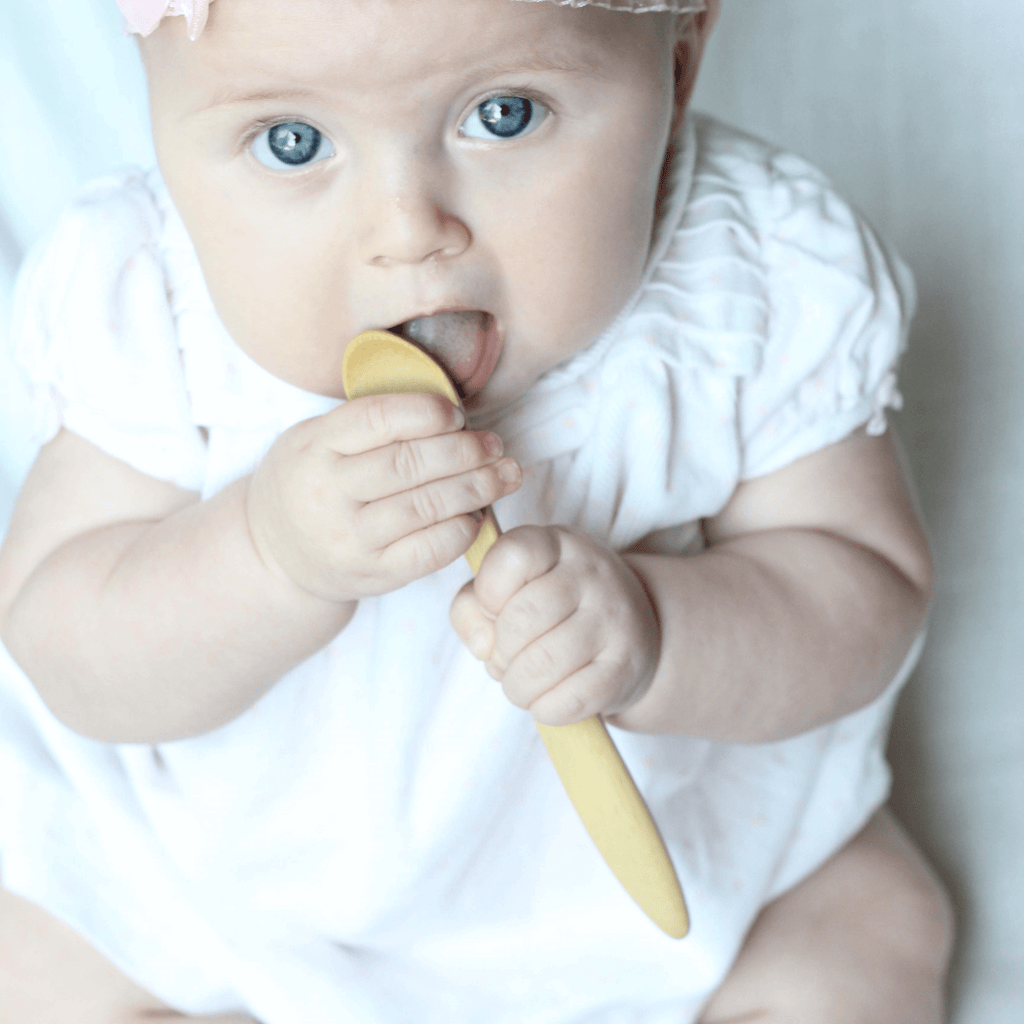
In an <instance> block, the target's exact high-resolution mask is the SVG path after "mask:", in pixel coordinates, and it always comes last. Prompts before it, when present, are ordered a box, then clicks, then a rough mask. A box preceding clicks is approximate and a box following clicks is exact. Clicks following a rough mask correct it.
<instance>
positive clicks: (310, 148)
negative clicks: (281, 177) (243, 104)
mask: <svg viewBox="0 0 1024 1024" xmlns="http://www.w3.org/2000/svg"><path fill="white" fill-rule="evenodd" d="M249 149H250V151H251V152H252V155H253V156H254V157H256V159H257V160H259V162H260V163H261V164H263V166H264V167H269V168H270V169H271V170H274V171H286V170H289V169H291V168H295V167H305V166H308V165H309V164H313V163H316V162H317V160H324V159H326V158H327V157H329V156H334V145H333V144H332V143H331V141H330V139H325V138H324V137H323V135H321V134H320V132H318V131H317V130H316V129H315V128H314V127H313V126H312V125H311V124H304V123H303V122H302V121H286V122H285V123H284V124H275V125H274V127H273V128H268V129H267V130H266V131H265V132H260V134H259V135H257V136H256V138H255V139H254V140H253V143H252V145H251V146H250V147H249Z"/></svg>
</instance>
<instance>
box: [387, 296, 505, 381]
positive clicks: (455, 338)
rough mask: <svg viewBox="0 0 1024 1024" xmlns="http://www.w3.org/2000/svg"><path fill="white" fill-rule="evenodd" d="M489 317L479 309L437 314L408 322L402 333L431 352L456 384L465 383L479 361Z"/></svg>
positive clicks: (419, 317)
mask: <svg viewBox="0 0 1024 1024" xmlns="http://www.w3.org/2000/svg"><path fill="white" fill-rule="evenodd" d="M489 319H490V315H489V314H488V313H484V312H482V311H480V310H478V309H473V310H462V311H460V312H458V313H435V314H434V315H433V316H418V317H416V318H415V319H414V320H408V321H406V322H405V323H404V324H402V326H401V328H400V333H402V334H403V335H405V337H406V338H408V339H409V341H414V342H416V344H417V345H419V346H420V347H421V348H423V349H425V350H426V351H427V352H428V353H429V354H430V355H432V356H433V357H434V358H435V359H436V360H437V361H438V362H439V363H440V364H441V366H442V367H444V369H445V371H446V372H447V373H448V374H449V375H450V376H451V377H453V378H454V379H455V383H456V384H464V383H465V382H466V381H467V380H469V378H470V377H471V376H472V375H473V371H474V370H475V369H476V366H477V363H479V362H480V355H481V350H482V348H483V344H484V339H485V338H486V337H487V327H488V321H489Z"/></svg>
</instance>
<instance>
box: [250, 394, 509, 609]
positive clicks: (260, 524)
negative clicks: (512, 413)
mask: <svg viewBox="0 0 1024 1024" xmlns="http://www.w3.org/2000/svg"><path fill="white" fill-rule="evenodd" d="M464 423H465V417H464V415H463V413H462V411H461V410H460V409H458V408H455V407H453V406H452V404H451V403H450V402H449V401H448V400H447V399H444V398H441V397H439V396H437V395H427V394H401V395H376V396H373V397H368V398H357V399H353V400H352V401H349V402H346V403H345V404H343V405H341V406H339V407H338V408H337V409H335V410H333V411H332V412H329V413H327V414H326V415H324V416H316V417H314V418H313V419H309V420H305V421H303V422H302V423H298V424H296V425H295V426H294V427H292V428H291V429H290V430H287V431H285V433H284V434H282V435H281V437H279V438H278V439H277V441H276V442H275V443H274V444H273V446H272V447H271V449H270V451H269V452H267V454H266V456H265V457H264V458H263V461H262V462H261V463H260V464H259V466H258V467H257V468H256V471H255V472H254V473H253V475H252V478H251V479H250V483H249V493H248V502H247V512H248V518H249V529H250V531H251V534H252V538H253V542H254V543H255V545H256V549H257V551H258V552H259V554H260V556H261V558H262V559H263V561H264V562H265V564H266V565H267V567H268V568H269V569H270V570H271V571H272V572H274V573H275V574H277V575H279V576H283V577H285V578H286V579H288V580H291V581H292V582H293V583H295V584H297V585H298V586H299V587H300V588H301V589H302V590H304V591H306V592H307V593H310V594H314V595H316V596H317V597H322V598H326V599H328V600H332V601H339V602H340V601H353V600H358V599H359V598H360V597H364V596H367V595H371V594H382V593H386V592H387V591H391V590H396V589H398V588H399V587H402V586H405V584H407V583H409V582H411V581H412V580H414V579H419V578H420V577H422V576H427V575H429V574H430V573H432V572H435V571H436V570H438V569H440V568H442V567H444V566H446V565H448V564H449V563H451V562H453V561H454V560H455V559H456V558H458V557H459V556H460V555H463V554H465V552H466V551H467V550H468V549H469V547H470V545H471V544H472V543H473V540H474V539H475V537H476V534H477V531H478V529H479V523H478V522H477V521H476V520H475V519H474V518H473V517H472V515H471V513H473V512H474V511H476V510H477V509H480V508H483V507H484V506H486V505H489V504H491V502H493V501H496V500H497V499H498V498H501V497H503V496H504V495H506V494H510V493H512V492H513V491H515V490H516V489H517V488H518V487H519V484H520V482H521V480H522V474H521V471H520V469H519V466H518V465H517V464H516V462H515V461H513V460H512V459H507V458H501V444H500V441H499V440H498V438H497V437H496V436H495V435H493V434H489V433H487V432H486V431H480V432H470V431H465V430H462V426H463V424H464Z"/></svg>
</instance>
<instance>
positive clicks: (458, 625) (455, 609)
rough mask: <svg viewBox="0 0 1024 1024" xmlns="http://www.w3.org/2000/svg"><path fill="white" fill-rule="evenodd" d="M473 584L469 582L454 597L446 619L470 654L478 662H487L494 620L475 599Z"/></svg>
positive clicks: (489, 654) (489, 655) (491, 649)
mask: <svg viewBox="0 0 1024 1024" xmlns="http://www.w3.org/2000/svg"><path fill="white" fill-rule="evenodd" d="M473 584H474V581H473V580H470V581H469V582H468V583H467V584H466V585H465V586H464V587H463V588H462V589H461V590H460V591H459V592H458V593H457V594H456V595H455V598H454V600H453V601H452V604H451V608H450V609H449V610H448V618H449V619H450V620H451V624H452V626H454V628H455V632H456V633H457V634H458V636H459V639H460V640H461V641H462V642H463V643H464V644H465V645H466V646H467V647H468V648H469V650H470V653H472V655H473V656H474V657H475V658H478V659H479V660H480V661H487V660H488V659H489V658H490V657H491V655H492V653H493V651H494V619H493V618H492V617H491V616H490V615H488V614H487V612H485V611H484V609H483V606H482V605H481V604H480V602H479V601H478V600H477V599H476V594H475V593H474V592H473Z"/></svg>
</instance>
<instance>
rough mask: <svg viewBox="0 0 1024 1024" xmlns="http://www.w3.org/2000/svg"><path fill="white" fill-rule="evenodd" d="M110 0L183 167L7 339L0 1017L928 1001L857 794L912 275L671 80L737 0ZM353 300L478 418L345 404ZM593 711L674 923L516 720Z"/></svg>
mask: <svg viewBox="0 0 1024 1024" xmlns="http://www.w3.org/2000/svg"><path fill="white" fill-rule="evenodd" d="M120 2H121V7H122V10H123V11H124V12H125V14H126V16H127V19H128V24H129V26H130V28H131V29H132V30H134V31H135V32H137V33H139V34H140V36H141V37H142V38H141V41H140V45H141V52H142V56H143V60H144V63H145V67H146V72H147V75H148V81H149V88H150V99H151V111H152V122H153V132H154V139H155V142H156V148H157V153H158V157H159V173H157V172H156V171H153V172H149V173H144V172H141V171H129V172H125V173H123V174H120V175H118V176H116V177H111V178H107V179H103V180H101V181H99V182H96V183H93V184H92V185H91V186H89V187H88V188H87V189H86V190H85V192H84V193H83V195H82V197H81V199H80V200H79V201H78V202H77V203H76V204H75V205H74V206H73V207H72V208H71V209H70V210H69V211H68V212H67V213H66V214H65V216H64V217H63V218H62V219H61V221H60V222H59V223H58V225H57V226H56V228H55V230H54V232H53V233H52V235H51V237H50V238H49V239H47V240H46V241H45V242H44V244H43V245H42V246H41V247H40V248H38V249H37V251H36V252H35V254H34V255H33V256H32V257H31V258H30V260H29V261H28V263H27V265H26V267H25V268H24V270H23V273H22V279H21V283H20V286H19V295H18V299H17V306H16V315H15V324H14V329H13V331H12V339H13V344H14V349H15V357H16V359H17V361H18V363H19V365H20V366H21V367H22V369H23V371H24V376H25V380H26V384H27V387H28V388H29V390H30V397H31V400H32V402H33V403H34V408H35V410H36V414H37V421H36V424H35V428H36V431H37V434H38V436H39V440H40V443H41V450H40V452H39V455H38V459H37V461H36V463H35V465H34V467H33V468H32V470H31V472H30V474H29V476H28V479H27V481H26V483H25V485H24V490H23V492H22V494H21V497H20V499H19V503H18V505H17V508H16V510H15V513H14V517H13V521H12V524H11V528H10V532H9V535H8V537H7V539H6V542H5V544H4V547H3V549H2V551H0V635H2V637H3V640H4V643H5V645H6V647H7V649H8V650H9V652H10V655H11V658H12V659H13V662H4V663H3V671H2V672H0V702H2V709H0V729H2V730H3V738H4V743H3V745H2V748H0V749H2V751H3V753H2V757H3V769H4V778H5V786H4V794H3V797H2V798H0V870H2V874H3V884H4V886H5V889H4V891H3V893H2V895H0V949H2V955H0V1011H2V1012H0V1016H3V1018H4V1020H5V1021H9V1022H10V1024H43V1022H45V1021H62V1022H63V1021H67V1020H75V1021H76V1022H77V1024H92V1022H96V1024H100V1022H103V1024H111V1022H118V1024H126V1022H142V1021H149V1022H153V1021H160V1020H172V1019H179V1017H180V1015H181V1014H187V1015H189V1016H190V1017H191V1018H193V1019H201V1020H207V1021H212V1020H215V1019H216V1020H222V1021H253V1020H259V1021H261V1022H263V1024H319V1022H328V1021H329V1022H349V1021H351V1022H359V1024H399V1022H412V1024H429V1022H434V1021H438V1022H439V1021H444V1022H446V1024H450V1022H471V1024H476V1022H488V1024H494V1022H526V1021H529V1022H534V1021H535V1022H538V1024H539V1022H545V1024H548V1022H550V1024H569V1022H580V1024H582V1022H587V1024H611V1022H619V1021H623V1022H624V1021H635V1022H641V1021H642V1022H645V1024H655V1022H672V1024H685V1022H693V1021H701V1022H703V1024H725V1022H727V1021H729V1022H736V1024H738V1022H740V1021H745V1022H746V1021H755V1020H756V1021H765V1022H779V1024H782V1022H791V1021H800V1022H802V1024H819V1022H820V1024H826V1022H828V1024H839V1022H843V1024H846V1022H849V1024H860V1022H865V1024H866V1022H871V1024H885V1022H892V1024H897V1022H899V1024H909V1022H915V1024H937V1022H939V1021H940V1020H941V1018H942V985H943V975H944V971H945V965H946V960H947V957H948V952H949V943H950V938H949V934H950V925H949V916H948V910H947V906H946V903H945V898H944V896H943V894H942V892H941V890H940V889H939V887H938V885H937V883H936V882H935V880H934V878H933V877H932V875H931V874H930V872H929V869H928V868H927V867H926V866H925V865H924V863H923V861H922V860H921V859H920V857H919V855H918V854H917V853H916V851H915V850H914V849H913V847H912V846H911V845H910V843H909V842H908V840H907V839H906V838H905V837H904V836H903V834H902V833H901V832H900V831H899V829H898V827H897V826H896V824H895V822H894V820H893V819H892V818H891V817H889V816H888V815H887V814H886V812H885V811H884V810H880V808H881V806H882V804H883V803H884V800H885V797H886V793H887V786H888V774H887V768H886V766H885V763H884V754H883V747H884V740H885V731H886V726H887V723H888V718H889V714H890V712H891V708H892V705H893V702H894V700H895V697H896V694H897V691H898V689H899V687H900V685H901V684H902V682H903V681H904V679H905V677H906V675H907V672H908V671H909V669H910V668H911V667H912V665H913V662H914V659H915V657H916V654H917V649H918V647H919V638H920V635H921V632H922V629H923V626H924V621H925V616H926V612H927V608H928V604H929V599H930V594H931V588H932V565H931V560H930V556H929V551H928V545H927V541H926V538H925V535H924V532H923V530H922V527H921V525H920V522H919V520H918V517H917V514H916V512H915V508H914V503H913V500H912V498H911V495H910V490H909V486H908V484H907V481H906V477H905V475H904V472H903V470H902V468H901V463H900V460H899V458H898V455H897V453H896V450H895V447H894V445H893V443H892V441H891V439H890V435H889V434H887V433H885V420H884V408H885V407H886V406H887V405H895V404H897V401H898V393H897V392H896V390H895V375H894V373H895V367H896V365H897V362H898V359H899V356H900V353H901V350H902V345H903V339H904V337H905V333H906V324H907V319H908V317H909V312H910V307H911V306H912V301H913V300H912V284H911V282H910V279H909V276H908V274H907V272H906V270H905V268H904V267H903V266H902V264H900V263H899V261H898V260H897V259H896V258H895V257H893V256H892V255H890V254H888V253H887V252H886V250H885V249H884V248H883V247H882V246H881V245H880V243H879V242H878V241H877V240H876V238H875V237H874V235H873V234H872V232H871V231H870V230H869V229H868V228H867V227H866V226H865V225H864V223H863V222H862V221H861V220H859V219H858V217H857V216H856V215H855V214H854V213H852V212H851V210H850V209H849V207H848V206H846V205H845V204H844V203H843V202H842V201H841V200H840V199H839V198H838V197H837V196H836V195H835V194H834V193H833V192H832V191H831V190H830V188H829V186H828V184H827V183H826V182H825V181H824V180H823V179H822V177H821V176H820V175H819V174H818V173H817V172H815V171H814V170H813V169H812V168H810V167H809V166H808V165H807V164H805V163H804V162H802V161H801V160H799V159H797V158H795V157H792V156H789V155H787V154H783V153H780V152H778V151H776V150H774V149H772V148H771V147H768V146H766V145H765V144H763V143H760V142H758V141H757V140H754V139H751V138H749V137H747V136H745V135H742V134H740V133H739V132H736V131H734V130H732V129H729V128H726V127H725V126H723V125H720V124H717V123H715V122H713V121H711V120H709V119H707V118H702V117H699V116H697V115H695V114H692V113H687V104H688V101H689V98H690V95H691V92H692V90H693V86H694V81H695V78H696V74H697V70H698V67H699V65H700V61H701V56H702V52H703V49H704V45H705V42H706V40H707V38H708V35H709V33H710V31H711V28H712V25H713V23H714V19H715V15H716V13H717V0H709V2H708V3H707V5H706V6H705V4H704V3H693V2H688V0H677V2H675V3H674V5H673V4H672V3H669V4H658V5H653V7H654V9H652V7H650V6H644V5H643V3H642V0H636V2H635V3H633V2H632V0H618V2H616V3H612V4H610V5H609V4H597V3H594V4H590V5H584V6H579V7H576V6H562V5H559V4H558V3H552V2H534V3H530V2H523V0H430V2H429V3H428V2H421V3H415V2H413V0H301V2H299V0H217V2H216V3H214V4H213V5H212V6H211V7H209V9H207V2H206V0H172V2H171V3H168V2H167V0H145V2H144V0H120ZM584 4H585V0H584ZM609 6H611V7H619V8H623V9H607V8H608V7H609ZM182 15H184V16H182ZM370 328H388V329H391V330H394V331H396V332H397V333H399V334H402V335H404V336H405V337H407V338H409V339H411V340H413V341H415V342H417V343H418V344H420V345H422V346H423V347H424V348H425V349H427V350H428V351H429V352H430V353H432V354H433V355H434V356H435V357H436V358H437V359H438V360H439V361H440V362H441V363H442V364H443V365H444V366H445V368H446V369H447V371H448V372H449V373H450V375H451V377H452V379H453V380H454V382H455V383H456V385H457V387H458V389H459V391H460V394H461V395H462V396H463V403H462V408H461V409H460V408H456V407H454V406H453V405H452V404H451V403H450V402H448V401H447V400H445V399H443V398H440V397H437V396H431V395H424V394H403V395H392V396H383V397H373V398H359V399H353V400H352V401H347V402H346V401H345V397H346V396H345V391H344V387H343V384H342V376H341V365H342V356H343V354H344V352H345V348H346V345H347V343H348V342H349V341H350V340H351V339H352V338H354V337H355V336H356V335H358V334H359V333H360V332H362V331H364V330H367V329H370ZM490 504H495V507H496V511H497V515H498V519H499V521H500V522H501V523H502V525H503V527H504V528H505V530H506V533H505V534H504V535H503V536H502V537H501V538H500V540H499V541H498V543H497V544H496V545H495V547H494V548H493V549H492V550H491V551H490V552H489V554H488V555H487V557H486V559H485V560H484V563H483V565H482V566H481V569H480V572H479V575H478V576H477V577H476V578H475V580H470V581H469V582H467V578H468V576H469V571H468V569H467V568H466V566H465V564H464V562H463V561H462V558H461V556H462V555H463V554H464V553H465V552H466V550H467V549H468V548H469V546H470V545H471V543H472V542H473V540H474V538H475V536H476V533H477V530H478V529H479V522H480V516H479V514H478V510H480V509H481V508H483V507H485V506H487V505H490ZM14 663H16V664H17V666H18V668H15V665H14ZM492 679H493V680H497V681H498V683H500V688H499V686H496V685H494V683H493V682H492ZM595 714H599V715H602V716H603V717H604V718H605V720H606V721H607V722H608V723H609V724H610V725H612V726H613V727H615V728H614V729H613V732H614V735H615V739H616V743H617V744H618V745H619V747H620V750H621V752H622V754H623V757H624V759H625V760H626V762H627V763H628V765H629V766H630V769H631V770H632V772H633V775H634V777H635V779H636V781H637V784H638V786H639V788H640V790H641V792H642V793H643V794H644V797H645V799H646V800H647V803H648V805H649V807H650V809H651V811H652V814H653V816H654V818H655V820H656V821H657V822H658V825H659V828H660V830H661V832H662V835H663V837H664V840H665V843H666V846H667V848H668V850H669V852H670V854H671V856H672V859H673V863H674V865H675V867H676V870H677V873H678V875H679V878H680V881H681V883H682V887H683V891H684V892H685V893H686V896H687V900H688V903H689V909H690V915H691V923H692V928H691V932H690V934H689V935H688V936H687V937H686V938H684V939H682V940H679V941H677V940H673V939H670V938H668V937H666V936H665V935H663V934H662V933H661V932H659V931H658V930H657V929H656V928H655V927H654V926H653V925H652V924H651V922H650V921H648V920H647V919H646V918H645V917H644V915H643V914H641V913H640V912H639V911H638V910H637V908H636V906H635V905H634V904H633V903H632V902H631V901H630V899H629V897H628V896H627V895H626V894H625V893H624V892H623V890H622V889H621V887H619V885H618V883H617V882H616V881H615V879H614V877H613V876H612V875H611V874H610V872H609V871H608V869H607V867H606V866H605V864H604V863H603V861H602V860H601V858H600V856H599V855H598V854H597V852H596V851H595V849H594V848H593V845H592V844H591V843H590V841H589V838H588V837H587V835H586V832H585V831H584V830H583V827H582V825H581V823H580V820H579V818H578V817H577V816H576V815H575V813H574V812H573V809H572V806H571V804H570V803H569V802H568V800H567V799H566V796H565V793H564V791H563V790H562V788H561V786H560V785H559V783H558V780H557V776H555V774H554V771H553V769H552V766H551V764H550V762H549V760H548V759H547V757H546V755H545V752H544V749H543V747H542V746H541V744H540V742H539V739H538V737H537V735H536V731H535V730H534V728H533V721H537V722H541V723H545V724H548V725H556V726H557V725H565V724H568V723H571V722H575V721H579V720H581V719H583V718H586V717H588V716H591V715H595Z"/></svg>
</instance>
